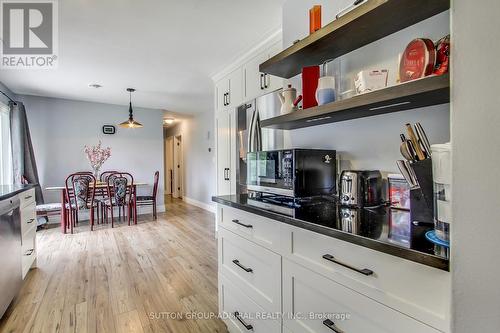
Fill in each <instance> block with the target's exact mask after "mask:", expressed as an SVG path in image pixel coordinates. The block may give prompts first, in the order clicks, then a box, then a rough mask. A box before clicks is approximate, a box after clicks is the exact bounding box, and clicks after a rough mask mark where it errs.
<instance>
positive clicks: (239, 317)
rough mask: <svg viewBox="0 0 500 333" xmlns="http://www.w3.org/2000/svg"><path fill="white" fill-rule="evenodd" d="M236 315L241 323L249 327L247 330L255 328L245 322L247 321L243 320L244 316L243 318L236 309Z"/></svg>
mask: <svg viewBox="0 0 500 333" xmlns="http://www.w3.org/2000/svg"><path fill="white" fill-rule="evenodd" d="M234 316H235V317H236V319H238V321H239V322H240V323H241V325H243V327H245V328H246V329H247V331H251V330H253V326H252V325H250V324H247V323H245V321H244V320H243V318H241V316H240V313H239V312H238V311H236V312H235V313H234Z"/></svg>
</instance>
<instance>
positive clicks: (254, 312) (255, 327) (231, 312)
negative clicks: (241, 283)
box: [219, 275, 281, 333]
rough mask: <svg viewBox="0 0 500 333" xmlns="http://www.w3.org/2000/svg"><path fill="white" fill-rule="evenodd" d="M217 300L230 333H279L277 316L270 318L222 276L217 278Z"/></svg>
mask: <svg viewBox="0 0 500 333" xmlns="http://www.w3.org/2000/svg"><path fill="white" fill-rule="evenodd" d="M219 284H220V285H219V293H220V295H219V299H220V303H221V304H220V307H221V312H222V315H223V316H224V322H225V323H226V325H227V326H228V329H229V332H231V333H236V332H238V333H244V332H253V333H281V319H280V318H279V316H276V317H273V318H271V314H270V313H269V312H265V311H264V309H262V308H261V307H260V306H258V305H257V304H256V303H255V302H254V301H252V300H251V299H250V298H248V297H247V296H246V295H245V294H243V293H242V292H241V291H240V290H239V289H238V288H237V287H236V286H235V285H234V284H232V283H231V282H230V281H229V280H228V279H227V278H225V277H224V276H223V275H222V276H219Z"/></svg>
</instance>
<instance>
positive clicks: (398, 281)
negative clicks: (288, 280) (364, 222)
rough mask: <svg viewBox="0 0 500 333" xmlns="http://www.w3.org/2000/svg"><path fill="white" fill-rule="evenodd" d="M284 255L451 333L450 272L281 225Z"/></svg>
mask: <svg viewBox="0 0 500 333" xmlns="http://www.w3.org/2000/svg"><path fill="white" fill-rule="evenodd" d="M281 235H282V237H283V240H282V244H283V250H282V255H283V257H284V258H287V259H290V260H291V261H294V262H296V263H298V264H300V265H302V266H304V267H307V268H308V269H310V270H312V271H314V272H316V273H319V274H321V275H323V276H325V277H327V278H329V279H331V280H334V281H336V282H338V283H340V284H342V285H344V286H346V287H348V288H350V289H353V290H355V291H357V292H359V293H361V294H363V295H365V296H367V297H369V298H372V299H374V300H376V301H378V302H380V303H382V304H385V305H387V306H388V307H391V308H393V309H397V310H398V311H400V312H403V313H405V314H407V315H408V316H410V317H412V318H415V319H417V320H419V321H422V322H425V323H427V324H429V325H431V326H432V327H435V328H436V329H438V330H441V331H444V332H446V331H448V330H449V324H448V323H449V317H448V313H449V300H450V297H451V296H450V291H451V281H450V274H449V272H446V271H443V270H439V269H436V268H433V267H428V266H425V265H421V264H418V263H415V262H412V261H409V260H405V259H402V258H398V257H395V256H392V255H388V254H385V253H381V252H378V251H375V250H371V249H368V248H365V247H362V246H358V245H355V244H351V243H348V242H345V241H342V240H339V239H335V238H332V237H328V236H325V235H321V234H318V233H315V232H312V231H309V230H304V229H300V228H296V227H293V226H289V225H282V232H281Z"/></svg>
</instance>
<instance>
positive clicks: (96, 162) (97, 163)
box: [84, 141, 111, 180]
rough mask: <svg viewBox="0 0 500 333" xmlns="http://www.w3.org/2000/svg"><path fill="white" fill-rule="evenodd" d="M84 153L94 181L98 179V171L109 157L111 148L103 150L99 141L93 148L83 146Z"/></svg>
mask: <svg viewBox="0 0 500 333" xmlns="http://www.w3.org/2000/svg"><path fill="white" fill-rule="evenodd" d="M84 152H85V154H86V155H87V159H88V160H89V162H90V166H91V167H92V170H93V173H94V177H95V178H96V180H98V179H99V170H100V169H101V167H102V165H103V164H104V162H106V160H107V159H108V158H109V157H110V156H111V148H110V147H106V148H103V147H102V144H101V141H99V143H98V144H97V145H95V146H90V147H88V146H87V145H85V148H84Z"/></svg>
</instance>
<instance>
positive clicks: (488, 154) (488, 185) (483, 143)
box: [451, 0, 500, 333]
mask: <svg viewBox="0 0 500 333" xmlns="http://www.w3.org/2000/svg"><path fill="white" fill-rule="evenodd" d="M498 13H500V3H499V2H498V0H484V1H481V5H480V6H479V5H478V3H477V2H476V1H470V0H454V1H452V32H453V34H452V37H453V38H452V47H453V49H452V55H453V61H452V66H453V71H452V74H453V76H452V79H453V81H452V83H453V86H452V116H451V119H452V122H451V123H452V126H451V133H452V143H453V195H452V196H453V218H454V220H453V224H452V225H451V242H452V246H451V249H452V253H451V263H452V286H453V291H452V292H453V309H452V310H453V330H452V331H453V333H469V332H484V333H494V332H495V333H496V332H500V265H499V264H498V263H499V259H498V258H499V255H500V242H499V240H500V221H499V216H500V196H499V185H498V184H499V182H498V179H497V175H498V169H499V166H500V145H499V140H498V127H499V125H500V110H499V105H500V94H499V93H498V89H499V87H500V69H499V68H498V66H496V63H497V62H498V54H499V52H500V44H499V43H498V38H497V37H496V34H497V33H498V32H499V31H500V20H499V19H498ZM485 46H486V51H485Z"/></svg>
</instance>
